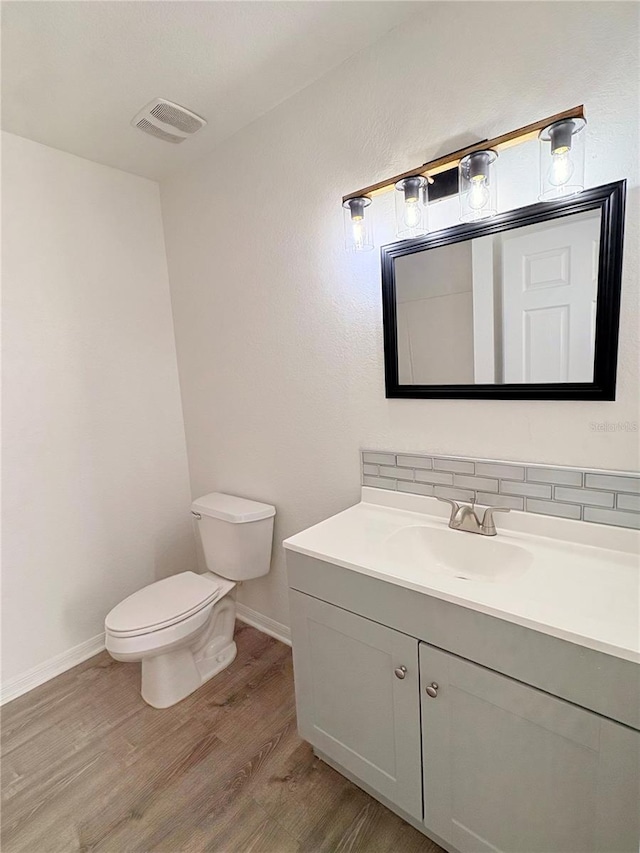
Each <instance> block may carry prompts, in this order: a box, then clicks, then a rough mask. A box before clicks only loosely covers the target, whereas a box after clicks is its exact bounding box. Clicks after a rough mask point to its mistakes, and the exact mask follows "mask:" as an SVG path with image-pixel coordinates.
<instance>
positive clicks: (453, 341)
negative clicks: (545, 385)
mask: <svg viewBox="0 0 640 853" xmlns="http://www.w3.org/2000/svg"><path fill="white" fill-rule="evenodd" d="M600 218H601V214H600V211H599V210H597V211H595V210H592V211H587V212H586V213H576V214H573V215H572V216H566V217H563V218H562V219H552V220H550V221H549V222H542V223H539V224H536V225H529V226H525V227H523V228H517V229H514V230H512V231H502V232H500V233H498V234H488V235H486V236H484V237H476V238H474V239H471V240H466V241H463V242H460V243H452V244H450V245H448V246H441V247H439V248H435V249H431V250H429V251H424V252H417V253H416V254H414V255H405V256H404V257H401V258H398V259H397V260H396V312H397V323H398V377H399V380H400V384H402V385H415V384H418V385H451V384H454V385H461V384H462V385H467V384H472V383H483V384H484V383H490V384H495V383H498V384H502V383H504V382H508V383H511V382H516V383H521V382H527V383H528V382H592V381H593V359H594V347H595V316H596V298H597V289H598V252H599V243H600Z"/></svg>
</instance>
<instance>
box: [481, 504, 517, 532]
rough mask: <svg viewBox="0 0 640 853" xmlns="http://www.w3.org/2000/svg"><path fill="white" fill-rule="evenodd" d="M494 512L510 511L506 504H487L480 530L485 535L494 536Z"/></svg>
mask: <svg viewBox="0 0 640 853" xmlns="http://www.w3.org/2000/svg"><path fill="white" fill-rule="evenodd" d="M494 512H511V510H510V509H509V507H506V506H489V507H487V508H486V509H485V511H484V515H483V516H482V532H483V533H484V534H485V536H495V535H496V526H495V524H494V523H493V514H494Z"/></svg>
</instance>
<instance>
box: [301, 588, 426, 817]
mask: <svg viewBox="0 0 640 853" xmlns="http://www.w3.org/2000/svg"><path fill="white" fill-rule="evenodd" d="M291 631H292V639H293V663H294V671H295V684H296V704H297V712H298V730H299V732H300V735H301V737H303V738H304V739H305V740H307V741H309V742H310V743H311V744H312V745H313V746H315V747H316V748H317V749H318V750H320V751H321V752H324V753H325V754H326V755H327V756H328V757H329V758H332V759H333V760H334V761H336V762H337V763H338V764H340V765H342V766H343V767H344V768H345V769H346V770H349V771H350V772H351V773H353V774H354V775H355V776H356V777H358V778H359V779H361V780H362V781H363V782H364V783H365V784H367V785H370V786H371V787H372V788H373V789H374V790H376V791H377V792H379V793H380V794H382V796H384V797H386V798H387V799H388V800H390V801H391V802H393V803H395V804H396V805H397V806H399V807H400V808H401V809H404V811H406V812H407V813H408V814H410V815H412V816H414V817H416V818H417V819H418V820H421V819H422V778H421V755H420V691H419V686H418V642H417V640H415V639H413V638H412V637H407V636H406V635H405V634H400V633H399V632H398V631H393V630H391V628H385V627H384V626H383V625H379V624H378V623H377V622H371V621H370V620H369V619H363V618H362V617H361V616H356V615H355V614H353V613H349V612H348V611H347V610H342V609H341V608H339V607H335V606H334V605H332V604H326V603H325V602H324V601H319V600H318V599H316V598H311V597H310V596H308V595H303V594H302V593H298V592H293V591H292V592H291ZM401 667H404V668H405V669H406V672H404V671H403V670H402V669H400V668H401ZM396 670H398V674H399V675H400V676H401V677H398V674H396Z"/></svg>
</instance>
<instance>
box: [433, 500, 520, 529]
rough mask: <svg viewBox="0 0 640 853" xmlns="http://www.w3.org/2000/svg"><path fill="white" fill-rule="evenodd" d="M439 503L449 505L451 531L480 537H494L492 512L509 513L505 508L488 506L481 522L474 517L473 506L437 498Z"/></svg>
mask: <svg viewBox="0 0 640 853" xmlns="http://www.w3.org/2000/svg"><path fill="white" fill-rule="evenodd" d="M438 500H439V501H442V502H443V503H447V504H450V505H451V518H450V519H449V527H450V528H451V529H452V530H464V531H466V532H467V533H479V534H480V536H495V535H496V532H497V531H496V526H495V524H494V523H493V514H494V512H510V511H511V510H509V509H508V508H507V507H506V506H489V507H487V508H486V509H485V511H484V513H483V516H482V521H480V519H479V518H478V516H477V515H476V510H475V506H474V504H473V503H472V504H471V506H469V505H467V504H459V503H458V502H457V501H452V500H449V498H438Z"/></svg>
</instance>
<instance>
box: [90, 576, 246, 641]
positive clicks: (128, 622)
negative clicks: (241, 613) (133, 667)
mask: <svg viewBox="0 0 640 853" xmlns="http://www.w3.org/2000/svg"><path fill="white" fill-rule="evenodd" d="M234 585H235V584H233V583H229V581H225V580H224V579H223V578H218V577H216V575H214V574H212V573H211V572H207V573H206V574H204V575H197V574H195V573H194V572H181V573H180V574H177V575H172V576H171V577H168V578H165V579H164V580H161V581H156V582H155V583H152V584H149V586H145V587H143V589H141V590H138V592H134V593H133V595H130V596H128V598H125V599H124V601H122V602H120V604H118V605H116V607H114V608H113V610H111V612H110V613H109V614H108V615H107V618H106V619H105V628H106V631H107V633H108V634H111V635H112V636H114V637H139V636H141V635H144V634H150V633H153V632H156V631H160V630H162V629H164V628H168V627H170V626H172V625H175V624H176V623H179V622H184V621H186V620H189V619H190V617H192V616H195V615H196V614H198V613H199V612H200V611H202V610H204V609H205V608H209V609H210V606H211V605H213V603H214V602H215V601H216V600H217V599H219V598H221V597H222V596H223V595H225V594H226V593H227V592H228V591H229V589H230V588H232V587H233V586H234Z"/></svg>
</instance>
